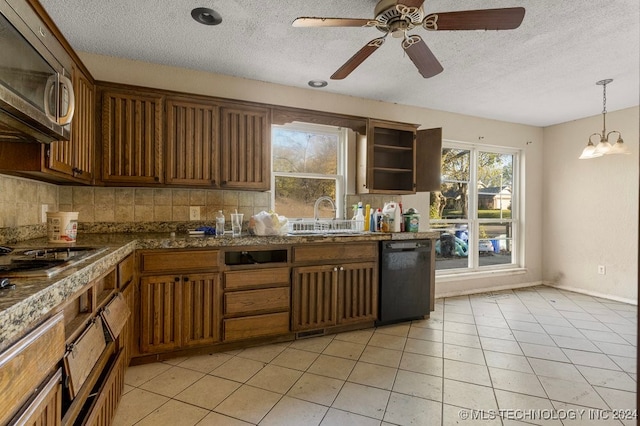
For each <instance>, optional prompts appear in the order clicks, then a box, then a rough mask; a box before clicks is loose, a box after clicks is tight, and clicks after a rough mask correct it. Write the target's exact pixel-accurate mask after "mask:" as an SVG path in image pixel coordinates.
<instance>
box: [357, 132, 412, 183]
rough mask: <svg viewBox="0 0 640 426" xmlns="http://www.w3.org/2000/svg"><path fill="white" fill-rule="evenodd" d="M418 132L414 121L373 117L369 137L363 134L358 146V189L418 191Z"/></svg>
mask: <svg viewBox="0 0 640 426" xmlns="http://www.w3.org/2000/svg"><path fill="white" fill-rule="evenodd" d="M415 136H416V126H414V125H411V124H405V123H394V122H386V121H377V120H369V123H368V126H367V137H366V140H364V139H362V138H360V140H359V141H358V147H357V149H358V153H357V154H358V165H359V171H358V177H359V180H360V182H359V183H358V185H357V187H358V191H359V192H361V193H378V194H412V193H415V191H416V174H415ZM362 165H366V166H364V167H363V166H362ZM363 179H364V181H365V182H362V180H363Z"/></svg>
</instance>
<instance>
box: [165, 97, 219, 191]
mask: <svg viewBox="0 0 640 426" xmlns="http://www.w3.org/2000/svg"><path fill="white" fill-rule="evenodd" d="M218 121H219V114H218V107H217V106H216V105H213V104H204V103H196V102H187V101H181V100H168V101H167V164H166V166H167V167H166V181H167V183H168V184H180V185H202V186H209V187H210V186H214V185H216V184H217V179H218V133H219V131H220V129H219V124H218Z"/></svg>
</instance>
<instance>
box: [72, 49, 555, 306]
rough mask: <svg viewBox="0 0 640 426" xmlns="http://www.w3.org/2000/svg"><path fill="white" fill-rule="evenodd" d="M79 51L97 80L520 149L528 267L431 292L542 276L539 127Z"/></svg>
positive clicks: (522, 282)
mask: <svg viewBox="0 0 640 426" xmlns="http://www.w3.org/2000/svg"><path fill="white" fill-rule="evenodd" d="M79 54H80V57H81V59H82V60H83V62H84V63H85V64H86V66H87V67H88V69H89V71H90V72H91V74H92V75H93V76H94V77H95V78H96V79H97V80H103V81H112V82H118V83H126V84H132V85H139V86H146V87H155V88H162V89H168V90H176V91H181V92H187V93H197V94H203V95H209V96H219V97H224V98H231V99H242V100H248V101H256V102H264V103H270V104H276V105H283V106H292V107H299V108H307V109H312V110H319V111H330V112H335V113H343V114H350V115H357V116H365V117H372V118H379V119H387V120H394V121H402V122H408V123H418V124H421V127H422V128H433V127H442V129H443V138H445V139H449V140H455V141H464V142H477V141H478V140H480V138H482V142H483V143H486V144H491V145H496V146H508V147H514V148H518V149H521V150H522V154H523V158H524V160H525V161H524V167H523V169H524V178H523V181H524V185H525V188H524V193H525V195H526V205H527V209H526V211H525V212H524V218H525V221H526V226H525V229H526V246H525V247H524V253H525V256H526V267H527V271H526V272H525V273H523V274H518V275H492V276H490V277H484V278H475V279H466V280H456V281H451V282H447V283H437V284H436V296H440V295H443V294H456V293H462V292H471V291H481V290H483V289H489V288H491V289H493V288H500V287H513V286H517V285H526V284H536V283H539V282H541V280H542V254H541V243H542V239H541V234H542V233H541V229H542V207H541V206H542V173H540V170H541V168H542V151H543V144H542V140H543V139H542V136H543V131H542V129H541V128H537V127H532V126H525V125H520V124H513V123H505V122H500V121H494V120H487V119H482V118H476V117H470V116H464V115H460V114H454V113H448V112H443V111H435V110H429V109H424V108H416V107H411V106H403V105H396V104H390V103H384V102H378V101H373V100H366V99H361V98H355V97H350V96H343V95H336V94H331V93H329V92H328V90H330V88H331V86H329V87H328V89H321V90H318V89H300V88H293V87H288V86H281V85H275V84H270V83H264V82H259V81H253V80H246V79H240V78H235V77H228V76H221V75H215V74H210V73H205V72H200V71H194V70H187V69H182V68H174V67H168V66H162V65H155V64H149V63H143V62H138V61H131V60H126V59H120V58H113V57H107V56H101V55H95V54H88V53H82V52H80V53H79ZM425 96H429V93H425ZM425 213H426V211H425Z"/></svg>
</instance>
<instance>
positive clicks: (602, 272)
mask: <svg viewBox="0 0 640 426" xmlns="http://www.w3.org/2000/svg"><path fill="white" fill-rule="evenodd" d="M606 273H607V269H606V268H605V267H604V265H598V274H600V275H606Z"/></svg>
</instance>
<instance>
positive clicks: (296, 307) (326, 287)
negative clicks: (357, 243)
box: [291, 265, 338, 331]
mask: <svg viewBox="0 0 640 426" xmlns="http://www.w3.org/2000/svg"><path fill="white" fill-rule="evenodd" d="M337 271H338V269H337V267H336V266H332V265H329V266H327V265H319V266H302V267H298V268H293V279H292V282H291V288H292V291H291V293H292V306H291V307H292V310H291V313H292V318H291V329H292V330H293V331H303V330H312V329H320V328H325V327H330V326H333V325H336V322H337V305H336V299H337V290H338V276H337Z"/></svg>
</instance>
